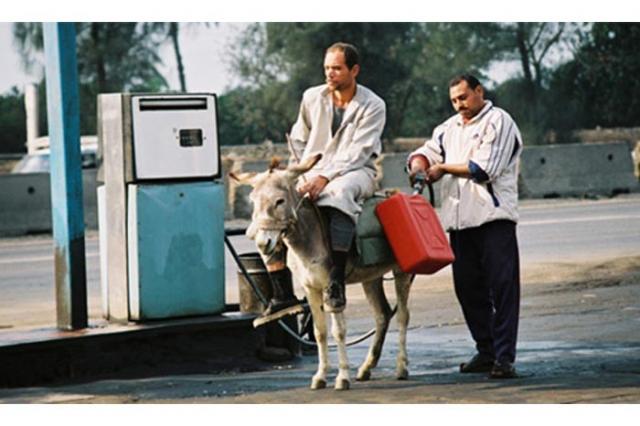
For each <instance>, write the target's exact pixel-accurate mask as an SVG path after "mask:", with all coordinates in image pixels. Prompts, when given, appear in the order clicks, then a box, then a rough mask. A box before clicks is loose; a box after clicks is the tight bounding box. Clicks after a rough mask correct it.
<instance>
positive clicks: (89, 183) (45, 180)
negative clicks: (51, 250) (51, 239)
mask: <svg viewBox="0 0 640 426" xmlns="http://www.w3.org/2000/svg"><path fill="white" fill-rule="evenodd" d="M82 182H83V188H82V189H83V199H84V200H83V205H84V221H85V227H87V228H88V229H98V211H97V201H96V200H97V195H96V171H95V170H83V172H82ZM0 188H2V194H0V236H13V235H24V234H29V233H38V232H51V230H52V225H51V186H50V181H49V174H48V173H26V174H8V175H2V176H0Z"/></svg>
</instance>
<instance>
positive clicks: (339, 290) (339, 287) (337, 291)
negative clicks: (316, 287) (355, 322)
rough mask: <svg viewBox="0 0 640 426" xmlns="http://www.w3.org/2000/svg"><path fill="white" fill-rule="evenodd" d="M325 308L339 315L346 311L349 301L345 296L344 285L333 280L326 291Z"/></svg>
mask: <svg viewBox="0 0 640 426" xmlns="http://www.w3.org/2000/svg"><path fill="white" fill-rule="evenodd" d="M323 302H324V306H325V309H326V311H327V312H331V313H339V312H342V311H344V308H345V305H346V304H347V300H346V298H345V295H344V284H343V283H341V282H339V281H335V280H331V281H330V282H329V286H328V287H327V288H325V289H324V297H323Z"/></svg>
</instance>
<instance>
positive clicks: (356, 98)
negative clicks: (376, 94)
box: [322, 84, 488, 139]
mask: <svg viewBox="0 0 640 426" xmlns="http://www.w3.org/2000/svg"><path fill="white" fill-rule="evenodd" d="M322 95H323V96H322V99H323V102H324V106H325V109H326V112H327V114H328V116H329V117H333V100H332V97H331V90H329V86H327V85H325V87H324V90H323V91H322ZM364 98H365V93H364V90H363V89H362V86H361V85H359V84H356V93H355V94H354V95H353V99H351V100H350V101H349V105H347V109H346V110H345V112H344V117H343V118H342V124H340V127H338V130H337V131H336V134H335V135H334V136H333V139H335V138H336V137H337V136H338V135H339V134H340V132H341V131H342V129H344V128H345V127H346V125H347V124H349V122H350V121H351V118H352V116H353V115H354V114H355V113H356V110H357V109H358V107H359V106H360V105H361V104H362V103H363V101H364ZM487 102H488V101H487Z"/></svg>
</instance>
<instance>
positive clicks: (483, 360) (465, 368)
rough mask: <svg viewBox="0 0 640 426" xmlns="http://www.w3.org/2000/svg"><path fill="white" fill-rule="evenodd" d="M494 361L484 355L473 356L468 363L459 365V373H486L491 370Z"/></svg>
mask: <svg viewBox="0 0 640 426" xmlns="http://www.w3.org/2000/svg"><path fill="white" fill-rule="evenodd" d="M494 362H495V360H494V359H493V357H491V356H489V355H484V354H475V355H474V356H473V358H471V359H470V360H469V361H468V362H463V363H462V364H460V372H461V373H488V372H490V371H491V370H492V368H493V366H494Z"/></svg>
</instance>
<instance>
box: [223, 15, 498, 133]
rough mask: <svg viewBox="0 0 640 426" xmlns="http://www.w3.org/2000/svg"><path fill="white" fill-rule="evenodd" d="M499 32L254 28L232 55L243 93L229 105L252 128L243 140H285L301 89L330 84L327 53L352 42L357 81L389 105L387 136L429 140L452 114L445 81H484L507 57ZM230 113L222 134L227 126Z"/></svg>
mask: <svg viewBox="0 0 640 426" xmlns="http://www.w3.org/2000/svg"><path fill="white" fill-rule="evenodd" d="M499 31H500V30H499V28H498V26H496V25H494V24H446V23H427V24H424V23H364V22H362V23H348V22H335V23H267V24H254V25H251V26H250V27H249V28H248V29H247V30H246V31H245V32H244V33H243V35H242V36H241V37H240V39H239V40H238V41H237V46H236V49H235V52H236V53H235V56H234V57H233V67H234V69H235V71H236V72H237V73H238V74H239V75H240V76H241V77H242V78H243V80H244V84H243V87H242V88H241V89H238V91H235V92H233V93H230V94H228V95H225V96H223V98H225V97H226V96H229V97H231V98H234V99H236V100H235V101H232V100H231V99H230V100H229V101H228V102H226V104H227V105H228V106H231V105H235V106H237V107H239V108H241V110H240V111H237V112H234V113H233V114H232V115H233V117H234V119H237V120H240V121H241V122H243V123H245V125H247V124H249V123H251V126H250V127H251V128H249V129H245V131H246V133H245V135H244V136H243V137H242V139H243V140H250V141H252V142H253V141H255V142H258V141H261V140H264V139H265V138H270V139H273V140H283V135H284V133H285V132H287V131H288V130H289V128H290V127H291V125H292V124H293V122H294V121H295V119H296V115H297V109H298V106H299V102H300V99H301V97H302V93H303V91H304V90H305V89H306V88H308V87H310V86H315V85H318V84H321V83H322V82H323V81H324V75H323V70H322V64H323V60H324V52H325V49H326V48H327V47H328V46H330V45H331V44H333V43H334V42H336V41H346V42H349V43H352V44H354V45H355V46H356V47H357V48H358V50H359V51H360V56H361V72H360V75H359V76H358V82H359V83H361V84H363V85H365V86H367V87H369V88H371V89H372V90H374V91H375V92H376V93H377V94H378V95H379V96H381V97H382V98H383V99H384V100H385V102H386V103H387V125H386V131H385V136H386V137H388V138H393V137H396V136H407V135H415V134H419V135H425V134H426V133H428V132H429V131H430V130H431V129H432V128H433V126H434V125H435V124H437V123H438V122H440V121H442V120H443V119H444V118H446V117H447V116H449V115H451V113H452V110H451V106H450V105H449V101H448V91H447V85H446V83H447V81H448V80H449V79H450V78H451V77H452V76H453V75H454V74H456V73H460V72H468V71H472V72H476V73H477V74H480V75H481V76H482V72H481V70H483V69H484V68H486V67H487V65H488V64H489V62H490V61H491V60H493V59H495V58H496V57H499V56H500V55H501V51H502V50H503V49H504V47H503V46H502V45H501V44H500V43H499V40H500V37H497V36H496V37H494V35H495V34H497V33H498V32H499ZM239 98H242V99H244V101H243V102H238V101H237V99H239ZM225 114H226V113H225V112H223V113H222V114H221V129H222V131H226V130H224V129H223V128H224V127H225V126H228V125H229V124H228V123H227V115H225ZM229 114H231V112H229ZM235 123H236V122H234V124H233V125H235ZM228 133H231V132H230V131H229V132H228Z"/></svg>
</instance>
